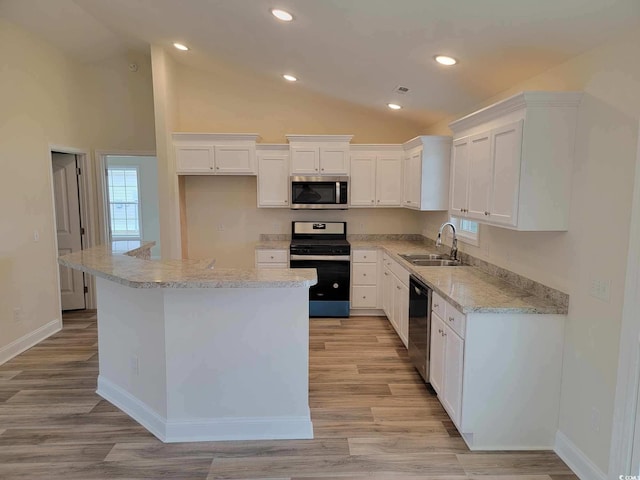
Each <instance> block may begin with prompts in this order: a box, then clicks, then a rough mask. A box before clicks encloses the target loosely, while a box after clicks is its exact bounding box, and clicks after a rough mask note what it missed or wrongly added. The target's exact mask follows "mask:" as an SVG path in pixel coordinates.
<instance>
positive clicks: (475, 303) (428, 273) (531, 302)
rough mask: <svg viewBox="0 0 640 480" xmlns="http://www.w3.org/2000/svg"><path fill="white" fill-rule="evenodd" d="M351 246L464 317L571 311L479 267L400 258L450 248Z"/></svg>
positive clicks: (560, 298) (398, 243) (551, 296)
mask: <svg viewBox="0 0 640 480" xmlns="http://www.w3.org/2000/svg"><path fill="white" fill-rule="evenodd" d="M349 243H351V247H352V248H354V249H358V248H360V249H362V248H372V249H378V248H379V249H382V250H384V251H385V252H387V253H388V254H389V255H390V256H391V257H392V258H393V259H394V260H396V261H397V262H399V263H400V264H401V265H402V266H403V267H405V268H406V269H407V270H409V271H410V272H411V273H412V274H413V275H416V276H417V277H418V278H420V279H421V280H422V281H423V282H425V283H426V284H427V285H428V286H430V287H431V288H432V289H433V290H434V291H435V292H437V293H438V294H440V295H441V296H442V297H443V298H445V299H446V300H447V301H449V302H450V303H451V304H452V305H453V306H455V307H456V308H457V309H458V310H460V311H461V312H463V313H470V312H475V313H535V314H563V315H564V314H566V313H567V311H568V297H567V296H566V294H563V293H562V292H558V291H554V290H553V289H550V288H546V289H542V290H543V293H544V295H546V298H545V296H542V295H540V296H538V295H534V294H532V293H531V291H532V290H533V289H529V288H527V289H525V288H520V287H519V286H517V285H514V284H513V283H509V282H507V281H505V280H504V279H502V278H500V277H498V276H495V275H491V274H489V273H487V272H485V271H483V270H481V269H480V268H477V267H472V266H460V267H417V266H415V265H412V264H411V263H409V262H407V261H406V260H404V259H403V258H402V257H400V255H401V254H409V253H448V248H446V247H443V248H441V249H439V250H436V249H435V247H434V246H433V245H430V244H429V243H427V242H425V241H424V240H386V239H384V237H374V238H372V239H366V240H363V239H351V238H350V239H349ZM256 248H260V249H269V248H271V249H282V248H288V242H286V241H282V240H274V241H262V242H261V243H260V244H259V247H256ZM532 283H533V282H532Z"/></svg>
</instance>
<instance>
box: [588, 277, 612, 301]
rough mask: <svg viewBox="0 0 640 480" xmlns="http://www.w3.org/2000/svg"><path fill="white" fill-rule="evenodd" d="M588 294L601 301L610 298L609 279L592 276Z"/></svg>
mask: <svg viewBox="0 0 640 480" xmlns="http://www.w3.org/2000/svg"><path fill="white" fill-rule="evenodd" d="M589 295H591V296H592V297H593V298H597V299H598V300H602V301H603V302H608V301H609V299H610V298H611V280H607V279H602V278H592V279H591V285H590V287H589Z"/></svg>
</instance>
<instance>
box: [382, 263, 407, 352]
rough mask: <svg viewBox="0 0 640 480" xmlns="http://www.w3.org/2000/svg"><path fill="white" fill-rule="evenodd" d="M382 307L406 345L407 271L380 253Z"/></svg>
mask: <svg viewBox="0 0 640 480" xmlns="http://www.w3.org/2000/svg"><path fill="white" fill-rule="evenodd" d="M382 309H383V310H384V313H385V315H386V316H387V318H388V319H389V323H391V326H392V327H393V328H394V329H395V331H396V333H397V334H398V336H399V337H400V340H402V343H403V344H404V346H405V347H406V346H407V345H408V342H409V272H408V271H407V270H405V268H404V267H402V266H401V265H400V264H399V263H398V262H396V261H395V260H393V259H392V258H391V257H390V256H389V255H387V254H386V253H384V254H383V255H382Z"/></svg>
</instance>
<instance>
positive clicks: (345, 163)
mask: <svg viewBox="0 0 640 480" xmlns="http://www.w3.org/2000/svg"><path fill="white" fill-rule="evenodd" d="M320 174H321V175H348V174H349V147H320Z"/></svg>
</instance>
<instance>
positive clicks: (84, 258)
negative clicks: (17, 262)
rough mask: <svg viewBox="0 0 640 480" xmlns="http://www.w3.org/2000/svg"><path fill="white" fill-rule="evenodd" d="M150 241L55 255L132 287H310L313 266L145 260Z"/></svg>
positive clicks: (314, 279) (63, 262)
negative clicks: (256, 266)
mask: <svg viewBox="0 0 640 480" xmlns="http://www.w3.org/2000/svg"><path fill="white" fill-rule="evenodd" d="M152 246H153V243H150V244H148V245H146V244H145V245H142V246H140V247H138V248H136V249H135V250H134V251H129V252H122V251H121V250H118V249H117V248H116V247H115V246H114V247H112V246H99V247H94V248H89V249H87V250H82V251H80V252H75V253H71V254H69V255H64V256H62V257H59V258H58V263H60V265H63V266H66V267H70V268H74V269H76V270H80V271H82V272H85V273H89V274H91V275H95V276H96V277H100V278H105V279H107V280H111V281H113V282H115V283H119V284H120V285H124V286H127V287H133V288H265V287H269V288H288V287H310V286H312V285H315V284H316V282H317V276H316V271H315V269H294V270H290V269H261V270H256V269H236V268H220V269H218V268H210V267H211V266H212V265H213V263H214V262H212V261H211V260H158V261H155V260H144V259H141V258H137V257H139V256H142V257H144V255H145V251H146V252H148V249H149V248H151V247H152Z"/></svg>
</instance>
